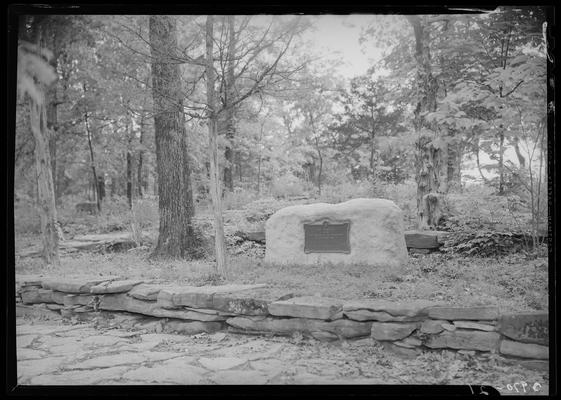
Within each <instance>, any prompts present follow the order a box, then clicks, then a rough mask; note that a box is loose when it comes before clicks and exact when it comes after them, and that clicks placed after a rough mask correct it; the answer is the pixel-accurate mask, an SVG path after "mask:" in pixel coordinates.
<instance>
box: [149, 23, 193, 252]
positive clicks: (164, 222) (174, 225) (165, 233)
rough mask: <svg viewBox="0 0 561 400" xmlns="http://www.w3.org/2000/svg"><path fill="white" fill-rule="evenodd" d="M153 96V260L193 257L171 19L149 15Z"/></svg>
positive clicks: (189, 195)
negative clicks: (155, 218) (155, 190)
mask: <svg viewBox="0 0 561 400" xmlns="http://www.w3.org/2000/svg"><path fill="white" fill-rule="evenodd" d="M149 25H150V28H149V29H150V53H151V56H152V96H153V98H154V106H155V110H154V111H155V113H154V130H155V141H156V162H157V187H158V195H159V201H158V208H159V211H160V228H159V235H158V242H157V244H156V248H155V249H154V252H153V253H152V256H153V257H174V258H194V257H197V256H198V253H199V241H198V240H197V237H196V235H195V230H194V227H193V224H192V218H193V215H194V211H195V209H194V205H193V192H192V186H191V169H190V165H189V157H188V155H189V154H188V144H187V134H186V132H185V115H184V113H183V95H182V93H181V75H180V70H179V65H178V64H177V63H176V62H175V61H174V59H173V56H174V55H175V54H176V52H177V33H176V21H175V17H170V16H166V15H155V16H150V22H149Z"/></svg>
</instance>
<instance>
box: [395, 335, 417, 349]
mask: <svg viewBox="0 0 561 400" xmlns="http://www.w3.org/2000/svg"><path fill="white" fill-rule="evenodd" d="M393 344H395V345H396V346H401V347H407V348H409V349H413V348H416V347H419V346H421V345H422V344H423V342H422V341H421V340H420V339H417V338H416V337H413V336H408V337H406V338H405V339H403V340H398V341H394V342H393Z"/></svg>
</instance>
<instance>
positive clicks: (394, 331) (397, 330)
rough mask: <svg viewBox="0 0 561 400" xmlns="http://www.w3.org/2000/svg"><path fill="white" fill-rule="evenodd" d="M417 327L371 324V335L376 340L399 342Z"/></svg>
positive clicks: (387, 323) (397, 324)
mask: <svg viewBox="0 0 561 400" xmlns="http://www.w3.org/2000/svg"><path fill="white" fill-rule="evenodd" d="M418 327H419V324H417V323H394V322H373V323H372V330H371V335H372V337H373V338H374V339H376V340H400V339H404V338H406V337H407V336H409V335H410V334H411V332H413V331H414V330H415V329H417V328H418Z"/></svg>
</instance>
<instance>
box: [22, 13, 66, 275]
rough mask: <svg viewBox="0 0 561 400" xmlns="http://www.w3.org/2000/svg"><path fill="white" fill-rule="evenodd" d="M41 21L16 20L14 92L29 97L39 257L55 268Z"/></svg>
mask: <svg viewBox="0 0 561 400" xmlns="http://www.w3.org/2000/svg"><path fill="white" fill-rule="evenodd" d="M43 18H44V17H43ZM43 18H42V17H31V18H30V19H29V20H27V19H26V18H23V19H22V20H21V21H20V22H22V26H21V30H20V32H23V33H24V34H23V37H22V39H28V42H24V41H20V45H19V47H18V90H19V92H20V94H22V95H25V94H27V95H28V97H29V108H30V125H31V131H32V133H33V138H34V142H35V168H36V171H37V189H38V202H37V203H38V207H39V214H40V218H41V232H42V242H43V251H42V256H43V258H44V260H45V261H46V263H47V264H54V265H58V264H60V259H59V254H58V240H59V236H58V230H57V226H58V221H57V212H56V204H55V192H54V185H53V176H52V165H51V157H50V152H49V139H50V132H49V128H48V126H47V104H46V102H45V91H46V88H47V87H48V85H50V84H51V83H52V82H54V81H55V80H56V74H55V72H54V70H53V68H52V66H50V65H49V64H48V60H49V59H50V57H52V53H51V52H50V51H49V50H47V49H45V48H43V47H42V46H41V44H42V31H43V29H44V27H45V26H48V24H49V21H48V20H45V19H43ZM47 18H48V17H47ZM26 28H27V29H26ZM26 33H27V35H26ZM30 42H31V43H30Z"/></svg>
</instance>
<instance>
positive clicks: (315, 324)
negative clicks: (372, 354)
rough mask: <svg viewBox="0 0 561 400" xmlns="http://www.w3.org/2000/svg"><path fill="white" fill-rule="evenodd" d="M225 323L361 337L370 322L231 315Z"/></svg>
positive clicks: (247, 328)
mask: <svg viewBox="0 0 561 400" xmlns="http://www.w3.org/2000/svg"><path fill="white" fill-rule="evenodd" d="M226 323H227V324H228V325H230V326H232V327H234V328H239V329H242V330H245V331H258V332H273V333H277V334H284V335H289V334H291V333H293V332H303V333H308V334H311V332H330V333H332V334H335V335H338V336H340V337H343V338H354V337H363V336H368V335H369V334H370V329H371V323H369V322H356V321H351V320H345V319H338V320H335V321H322V320H318V319H306V318H272V317H245V316H244V317H241V316H240V317H233V318H230V319H228V320H226Z"/></svg>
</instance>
